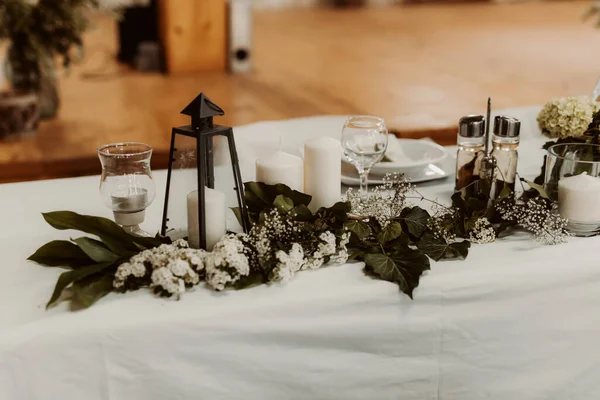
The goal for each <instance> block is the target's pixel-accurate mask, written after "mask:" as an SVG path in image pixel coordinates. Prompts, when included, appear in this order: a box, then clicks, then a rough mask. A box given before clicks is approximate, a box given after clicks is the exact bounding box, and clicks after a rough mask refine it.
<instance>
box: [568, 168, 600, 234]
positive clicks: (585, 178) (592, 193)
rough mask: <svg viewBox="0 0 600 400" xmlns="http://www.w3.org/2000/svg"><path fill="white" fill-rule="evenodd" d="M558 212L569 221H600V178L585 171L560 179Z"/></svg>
mask: <svg viewBox="0 0 600 400" xmlns="http://www.w3.org/2000/svg"><path fill="white" fill-rule="evenodd" d="M558 212H559V213H560V215H561V217H563V218H567V219H568V220H569V222H579V223H595V222H598V223H600V178H597V177H593V176H589V175H588V174H586V173H585V172H584V173H583V174H581V175H574V176H569V177H567V178H562V179H561V180H559V181H558Z"/></svg>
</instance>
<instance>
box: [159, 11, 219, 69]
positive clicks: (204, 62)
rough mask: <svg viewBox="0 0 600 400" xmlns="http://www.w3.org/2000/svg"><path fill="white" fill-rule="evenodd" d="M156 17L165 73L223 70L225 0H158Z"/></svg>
mask: <svg viewBox="0 0 600 400" xmlns="http://www.w3.org/2000/svg"><path fill="white" fill-rule="evenodd" d="M159 18H160V25H161V37H162V44H163V46H164V50H165V62H166V68H167V72H168V73H171V74H179V73H189V72H209V71H210V72H214V71H225V70H226V65H227V2H226V0H161V1H160V3H159Z"/></svg>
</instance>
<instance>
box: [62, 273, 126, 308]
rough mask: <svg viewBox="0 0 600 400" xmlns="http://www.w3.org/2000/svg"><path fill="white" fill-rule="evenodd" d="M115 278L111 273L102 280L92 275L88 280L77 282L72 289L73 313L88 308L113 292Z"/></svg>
mask: <svg viewBox="0 0 600 400" xmlns="http://www.w3.org/2000/svg"><path fill="white" fill-rule="evenodd" d="M90 278H93V279H90ZM114 278H115V275H114V273H113V272H112V271H110V272H109V273H106V274H104V276H102V277H100V278H98V277H97V276H96V275H92V276H91V277H89V278H87V279H82V280H81V281H78V282H75V283H74V284H73V286H72V287H71V311H77V310H83V309H85V308H88V307H90V306H92V305H93V304H94V303H96V301H98V300H100V299H101V298H102V297H104V296H106V295H107V294H109V293H110V292H112V291H113V280H114ZM84 281H86V282H84Z"/></svg>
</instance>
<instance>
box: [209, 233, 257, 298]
mask: <svg viewBox="0 0 600 400" xmlns="http://www.w3.org/2000/svg"><path fill="white" fill-rule="evenodd" d="M204 268H205V270H206V282H207V283H208V284H209V285H210V286H212V287H213V288H214V289H215V290H223V289H225V288H226V287H227V286H229V285H231V284H234V283H236V282H237V281H238V280H239V279H240V277H242V276H247V275H248V274H250V264H249V262H248V258H247V257H246V255H245V254H244V244H243V243H242V242H241V241H240V239H239V238H238V237H237V236H236V235H226V236H224V237H223V238H222V239H221V241H219V242H218V243H217V244H216V245H215V247H214V249H213V251H212V253H208V254H207V255H206V258H205V259H204Z"/></svg>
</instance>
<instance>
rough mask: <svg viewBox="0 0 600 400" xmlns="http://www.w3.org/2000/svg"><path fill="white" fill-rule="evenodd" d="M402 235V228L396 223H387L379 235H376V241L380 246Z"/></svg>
mask: <svg viewBox="0 0 600 400" xmlns="http://www.w3.org/2000/svg"><path fill="white" fill-rule="evenodd" d="M400 235H402V226H401V225H400V223H398V222H395V221H394V222H391V223H389V224H388V225H387V226H386V227H385V228H383V230H382V231H381V233H379V234H378V235H377V240H378V241H379V243H380V244H386V243H387V242H389V241H392V240H394V239H396V238H397V237H399V236H400Z"/></svg>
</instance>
